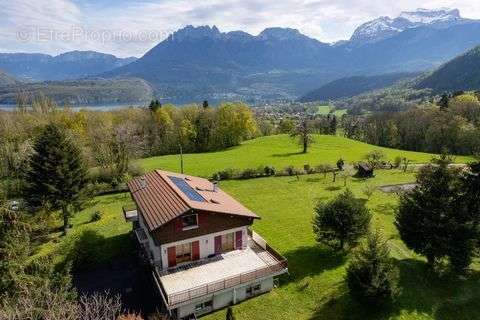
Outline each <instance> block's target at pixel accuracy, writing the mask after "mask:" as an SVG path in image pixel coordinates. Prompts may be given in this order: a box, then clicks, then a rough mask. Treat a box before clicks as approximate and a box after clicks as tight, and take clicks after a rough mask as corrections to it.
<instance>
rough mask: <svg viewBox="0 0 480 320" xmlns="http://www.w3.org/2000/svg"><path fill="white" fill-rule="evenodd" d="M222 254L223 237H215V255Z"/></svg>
mask: <svg viewBox="0 0 480 320" xmlns="http://www.w3.org/2000/svg"><path fill="white" fill-rule="evenodd" d="M220 253H222V236H216V237H215V254H220Z"/></svg>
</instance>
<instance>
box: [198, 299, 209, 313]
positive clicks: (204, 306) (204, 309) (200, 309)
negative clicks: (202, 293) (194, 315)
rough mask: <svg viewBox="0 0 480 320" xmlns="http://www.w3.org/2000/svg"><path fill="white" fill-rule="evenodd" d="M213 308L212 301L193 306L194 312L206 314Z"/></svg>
mask: <svg viewBox="0 0 480 320" xmlns="http://www.w3.org/2000/svg"><path fill="white" fill-rule="evenodd" d="M212 307H213V302H212V300H209V301H205V302H202V303H199V304H197V305H195V312H207V311H209V309H211V308H212Z"/></svg>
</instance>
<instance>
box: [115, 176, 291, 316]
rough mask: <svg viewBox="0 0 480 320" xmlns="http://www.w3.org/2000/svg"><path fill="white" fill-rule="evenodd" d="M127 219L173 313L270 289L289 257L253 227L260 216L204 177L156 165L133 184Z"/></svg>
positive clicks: (195, 311)
mask: <svg viewBox="0 0 480 320" xmlns="http://www.w3.org/2000/svg"><path fill="white" fill-rule="evenodd" d="M128 187H129V190H130V193H131V195H132V198H133V201H134V202H135V204H136V208H133V209H130V210H128V209H124V214H125V218H126V219H127V221H132V222H133V230H134V232H135V234H136V237H137V239H138V241H139V243H140V245H141V247H142V248H143V250H142V251H143V252H144V254H145V256H146V258H147V259H148V260H149V261H150V263H151V265H152V267H153V275H154V281H155V282H156V285H157V287H158V289H159V292H160V294H161V296H162V299H163V302H164V304H165V306H166V308H167V310H168V312H169V313H170V315H171V316H173V317H174V318H178V319H182V318H187V317H190V316H192V315H195V316H199V315H202V314H206V313H209V312H211V311H213V310H216V309H220V308H224V307H226V306H229V305H232V304H236V303H238V302H240V301H242V300H245V299H248V298H251V297H254V296H256V295H259V294H262V293H266V292H268V291H270V290H272V289H273V287H274V277H277V276H279V275H281V274H283V273H286V272H287V271H288V269H287V261H286V259H285V258H284V257H282V256H281V255H280V254H279V253H278V252H276V251H275V250H274V249H272V248H271V247H270V246H269V245H268V244H267V243H266V242H265V240H263V239H262V238H261V237H260V236H259V235H258V234H256V233H255V232H254V231H252V230H251V229H250V226H251V225H252V224H253V222H254V221H255V220H256V219H259V217H258V216H257V215H256V214H255V213H253V212H252V211H250V210H249V209H247V208H246V207H244V206H243V205H242V204H240V203H239V202H238V201H236V200H235V199H233V198H232V197H231V196H229V195H228V194H226V193H225V192H223V191H222V190H220V189H219V188H218V185H217V184H216V183H211V182H210V181H208V180H206V179H202V178H198V177H193V176H188V175H183V174H177V173H173V172H166V171H160V170H156V171H153V172H150V173H148V174H146V175H145V176H143V177H138V178H135V179H133V180H132V181H130V182H129V184H128Z"/></svg>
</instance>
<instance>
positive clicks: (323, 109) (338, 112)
mask: <svg viewBox="0 0 480 320" xmlns="http://www.w3.org/2000/svg"><path fill="white" fill-rule="evenodd" d="M331 111H332V107H331V106H319V107H318V111H317V114H320V115H324V116H326V115H327V114H329V113H330V112H331ZM346 113H347V109H340V110H335V111H334V112H333V114H334V115H335V116H336V117H341V116H343V115H344V114H346Z"/></svg>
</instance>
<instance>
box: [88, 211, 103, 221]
mask: <svg viewBox="0 0 480 320" xmlns="http://www.w3.org/2000/svg"><path fill="white" fill-rule="evenodd" d="M102 216H103V213H101V212H100V211H98V210H97V211H95V212H94V213H92V215H91V216H90V222H96V221H100V220H101V219H102Z"/></svg>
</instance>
